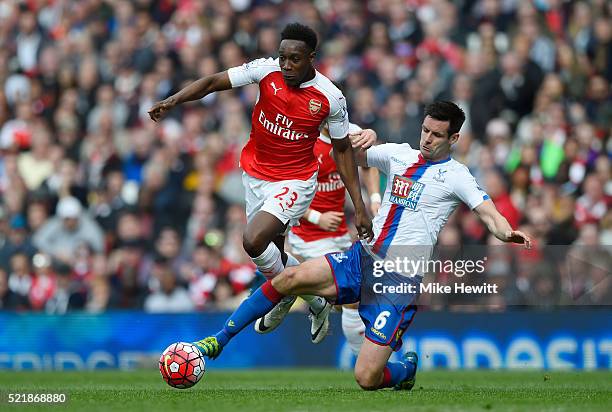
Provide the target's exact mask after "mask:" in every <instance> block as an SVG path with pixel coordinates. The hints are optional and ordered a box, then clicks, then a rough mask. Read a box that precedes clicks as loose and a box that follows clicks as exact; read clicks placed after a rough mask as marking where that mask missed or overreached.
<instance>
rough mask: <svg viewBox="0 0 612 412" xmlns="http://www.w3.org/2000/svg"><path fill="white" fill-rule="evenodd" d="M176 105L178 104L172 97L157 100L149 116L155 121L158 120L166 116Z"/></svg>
mask: <svg viewBox="0 0 612 412" xmlns="http://www.w3.org/2000/svg"><path fill="white" fill-rule="evenodd" d="M174 106H176V103H175V102H174V99H173V98H171V97H169V98H167V99H165V100H162V101H161V102H157V103H155V104H154V105H153V107H151V108H150V109H149V117H150V118H151V120H153V121H154V122H157V121H158V120H159V119H161V118H162V117H164V115H165V114H166V112H168V111H169V110H171V109H172V108H173V107H174Z"/></svg>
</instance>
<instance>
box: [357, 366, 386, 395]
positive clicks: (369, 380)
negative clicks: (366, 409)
mask: <svg viewBox="0 0 612 412" xmlns="http://www.w3.org/2000/svg"><path fill="white" fill-rule="evenodd" d="M380 379H381V377H380V372H378V371H373V370H372V369H369V368H365V367H359V366H356V367H355V380H356V381H357V384H358V385H359V386H360V387H361V389H363V390H366V391H373V390H376V389H378V388H379V387H380Z"/></svg>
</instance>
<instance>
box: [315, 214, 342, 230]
mask: <svg viewBox="0 0 612 412" xmlns="http://www.w3.org/2000/svg"><path fill="white" fill-rule="evenodd" d="M343 216H344V213H342V212H333V211H331V212H324V213H321V217H320V218H319V223H318V224H319V227H321V229H323V230H327V231H328V232H333V231H335V230H338V227H339V226H340V223H342V217H343Z"/></svg>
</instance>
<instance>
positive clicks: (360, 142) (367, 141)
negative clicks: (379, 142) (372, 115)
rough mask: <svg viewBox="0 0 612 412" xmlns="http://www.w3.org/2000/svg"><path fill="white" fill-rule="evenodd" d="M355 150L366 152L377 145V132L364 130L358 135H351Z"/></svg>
mask: <svg viewBox="0 0 612 412" xmlns="http://www.w3.org/2000/svg"><path fill="white" fill-rule="evenodd" d="M349 139H350V140H351V146H353V149H361V150H366V149H367V148H368V147H370V146H372V145H373V144H374V143H376V132H375V131H374V130H372V129H364V130H361V131H359V132H357V133H349Z"/></svg>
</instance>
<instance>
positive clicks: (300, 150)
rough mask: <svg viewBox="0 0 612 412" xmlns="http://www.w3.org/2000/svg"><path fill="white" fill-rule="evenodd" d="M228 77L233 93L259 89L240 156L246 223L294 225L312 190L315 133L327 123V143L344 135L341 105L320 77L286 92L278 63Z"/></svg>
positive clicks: (247, 67) (256, 64)
mask: <svg viewBox="0 0 612 412" xmlns="http://www.w3.org/2000/svg"><path fill="white" fill-rule="evenodd" d="M228 75H229V78H230V81H231V83H232V87H240V86H244V85H247V84H251V83H258V85H259V95H258V98H257V103H256V104H255V108H254V109H253V115H252V119H251V124H252V127H251V135H250V139H249V141H248V143H247V144H246V146H245V147H244V149H243V150H242V154H241V156H240V166H241V167H242V169H243V170H244V173H243V183H244V186H245V190H246V196H245V197H246V213H247V219H248V220H251V218H252V217H253V216H254V215H255V213H256V212H258V211H259V210H263V211H266V212H268V213H271V214H272V215H274V216H276V217H277V218H278V219H279V220H280V221H281V222H283V223H287V222H289V225H290V226H293V225H295V224H298V222H299V219H300V217H302V215H303V214H304V213H305V212H306V210H307V209H308V206H309V205H310V202H311V201H312V199H313V197H314V195H315V192H316V188H317V170H318V168H319V164H318V161H317V158H316V156H315V154H314V153H313V148H314V145H315V143H316V142H317V138H318V137H319V130H320V128H321V125H322V124H324V123H327V125H328V127H329V131H330V137H331V138H332V139H342V138H344V137H345V136H346V135H347V134H348V128H349V127H348V114H347V110H346V100H345V98H344V96H343V95H342V92H340V90H338V88H336V87H335V86H334V85H333V83H332V82H331V81H330V80H329V79H328V78H327V77H325V76H324V75H322V74H321V73H319V72H316V73H315V77H314V78H313V79H311V80H309V81H307V82H304V83H302V84H301V85H300V86H299V87H289V86H287V85H286V84H285V81H284V79H283V77H282V74H281V71H280V66H279V64H278V60H277V59H276V60H275V59H271V58H268V59H257V60H254V61H252V62H249V63H246V64H243V65H242V66H238V67H233V68H231V69H229V70H228Z"/></svg>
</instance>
